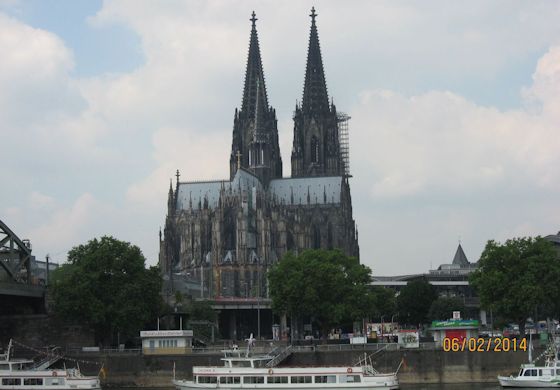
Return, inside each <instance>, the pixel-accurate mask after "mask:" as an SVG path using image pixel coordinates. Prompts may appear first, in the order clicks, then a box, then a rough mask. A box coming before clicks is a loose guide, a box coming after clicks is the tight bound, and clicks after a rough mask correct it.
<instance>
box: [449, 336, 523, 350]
mask: <svg viewBox="0 0 560 390" xmlns="http://www.w3.org/2000/svg"><path fill="white" fill-rule="evenodd" d="M442 346H443V350H444V352H464V351H467V352H510V351H513V352H515V351H527V340H526V339H520V340H518V339H508V338H503V337H490V338H481V337H470V338H466V337H465V338H457V337H453V338H450V337H445V338H444V339H443V343H442Z"/></svg>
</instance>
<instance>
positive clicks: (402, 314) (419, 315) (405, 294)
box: [397, 279, 437, 325]
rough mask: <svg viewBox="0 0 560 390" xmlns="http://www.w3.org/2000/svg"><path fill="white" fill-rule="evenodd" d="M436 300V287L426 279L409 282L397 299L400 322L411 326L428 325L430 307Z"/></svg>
mask: <svg viewBox="0 0 560 390" xmlns="http://www.w3.org/2000/svg"><path fill="white" fill-rule="evenodd" d="M436 298H437V293H436V291H435V289H434V287H433V286H432V285H431V284H430V283H429V282H428V281H427V280H426V279H418V280H413V281H411V282H409V283H408V284H407V285H406V286H405V287H404V288H403V289H402V290H401V292H400V294H399V296H398V297H397V310H398V312H399V322H402V323H404V324H409V325H420V324H423V323H426V321H427V320H428V312H429V310H430V306H431V305H432V302H433V301H434V300H435V299H436Z"/></svg>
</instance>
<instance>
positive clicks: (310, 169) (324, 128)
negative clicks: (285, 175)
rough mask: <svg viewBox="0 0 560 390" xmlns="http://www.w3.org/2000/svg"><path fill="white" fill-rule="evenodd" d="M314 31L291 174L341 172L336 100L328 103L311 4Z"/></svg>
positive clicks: (298, 111) (297, 117) (296, 123)
mask: <svg viewBox="0 0 560 390" xmlns="http://www.w3.org/2000/svg"><path fill="white" fill-rule="evenodd" d="M309 16H310V17H311V31H310V33H309V47H308V49H307V64H306V67H305V80H304V84H303V101H302V104H301V106H298V105H296V110H295V113H294V141H293V146H292V177H305V176H340V175H342V173H343V169H344V166H343V162H342V159H341V155H340V141H339V127H338V116H337V113H336V108H335V106H334V104H330V105H329V96H328V93H327V83H326V81H325V71H324V69H323V59H322V57H321V47H320V45H319V34H318V33H317V24H316V21H315V19H316V18H317V13H316V12H315V7H313V8H311V14H310V15H309Z"/></svg>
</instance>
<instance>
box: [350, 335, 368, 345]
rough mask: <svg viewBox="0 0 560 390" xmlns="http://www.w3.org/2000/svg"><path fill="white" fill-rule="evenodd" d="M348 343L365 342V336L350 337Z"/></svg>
mask: <svg viewBox="0 0 560 390" xmlns="http://www.w3.org/2000/svg"><path fill="white" fill-rule="evenodd" d="M350 344H367V338H366V337H362V336H360V337H352V338H351V339H350Z"/></svg>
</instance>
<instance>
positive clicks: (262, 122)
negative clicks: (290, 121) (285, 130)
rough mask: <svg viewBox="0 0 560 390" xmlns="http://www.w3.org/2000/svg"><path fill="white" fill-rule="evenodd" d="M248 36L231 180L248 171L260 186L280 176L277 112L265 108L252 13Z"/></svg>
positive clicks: (235, 124)
mask: <svg viewBox="0 0 560 390" xmlns="http://www.w3.org/2000/svg"><path fill="white" fill-rule="evenodd" d="M249 20H250V21H251V36H250V39H249V54H248V55H247V67H246V70H245V83H244V86H243V98H242V101H241V110H239V111H237V110H236V111H235V118H234V123H233V140H232V145H231V155H230V178H231V179H233V177H234V176H235V173H236V172H237V170H238V169H240V168H244V169H247V170H250V171H251V172H252V173H253V174H255V175H256V176H258V177H259V179H260V180H261V182H262V183H263V184H267V183H268V182H269V181H270V180H271V179H273V178H277V177H282V157H281V156H280V147H279V145H278V129H277V120H276V111H275V110H274V109H273V108H272V107H270V106H269V105H268V96H267V93H266V85H265V81H264V71H263V66H262V60H261V51H260V47H259V37H258V35H257V23H256V22H257V17H256V15H255V12H254V11H253V13H252V14H251V19H249Z"/></svg>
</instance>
